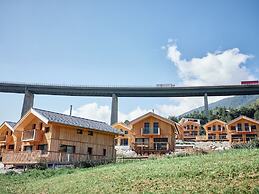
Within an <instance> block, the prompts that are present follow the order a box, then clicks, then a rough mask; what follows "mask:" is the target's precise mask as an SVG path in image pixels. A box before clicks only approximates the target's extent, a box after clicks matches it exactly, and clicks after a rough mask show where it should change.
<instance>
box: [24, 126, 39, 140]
mask: <svg viewBox="0 0 259 194" xmlns="http://www.w3.org/2000/svg"><path fill="white" fill-rule="evenodd" d="M35 134H36V130H35V129H33V130H25V131H23V132H22V141H31V140H34V139H35Z"/></svg>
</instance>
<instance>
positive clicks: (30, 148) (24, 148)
mask: <svg viewBox="0 0 259 194" xmlns="http://www.w3.org/2000/svg"><path fill="white" fill-rule="evenodd" d="M23 151H26V152H32V146H24V147H23Z"/></svg>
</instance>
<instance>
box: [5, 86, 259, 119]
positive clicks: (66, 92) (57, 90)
mask: <svg viewBox="0 0 259 194" xmlns="http://www.w3.org/2000/svg"><path fill="white" fill-rule="evenodd" d="M0 92H4V93H22V94H24V100H23V107H22V113H21V116H23V115H24V114H25V113H26V112H27V111H28V110H29V109H30V108H32V107H33V101H34V95H37V94H41V95H62V96H102V97H112V108H111V124H114V123H116V122H117V121H118V97H194V96H203V97H204V110H205V113H206V114H207V115H208V96H232V95H255V94H259V85H221V86H192V87H90V86H65V85H45V84H23V83H5V82H2V83H1V82H0Z"/></svg>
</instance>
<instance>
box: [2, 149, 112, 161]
mask: <svg viewBox="0 0 259 194" xmlns="http://www.w3.org/2000/svg"><path fill="white" fill-rule="evenodd" d="M115 158H116V154H115V155H112V156H103V155H89V154H78V153H72V154H69V153H64V152H53V151H47V152H42V151H41V150H35V151H32V152H26V151H20V152H13V151H6V152H3V153H2V161H3V163H4V164H7V165H8V164H11V165H19V164H20V165H24V164H38V163H56V164H73V163H77V162H89V161H92V162H94V161H104V162H105V161H107V162H110V161H114V159H115Z"/></svg>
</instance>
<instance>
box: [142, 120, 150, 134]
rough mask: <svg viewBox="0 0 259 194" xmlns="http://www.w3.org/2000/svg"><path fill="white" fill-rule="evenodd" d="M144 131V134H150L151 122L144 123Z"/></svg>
mask: <svg viewBox="0 0 259 194" xmlns="http://www.w3.org/2000/svg"><path fill="white" fill-rule="evenodd" d="M143 133H144V134H148V133H149V123H144V130H143Z"/></svg>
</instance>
